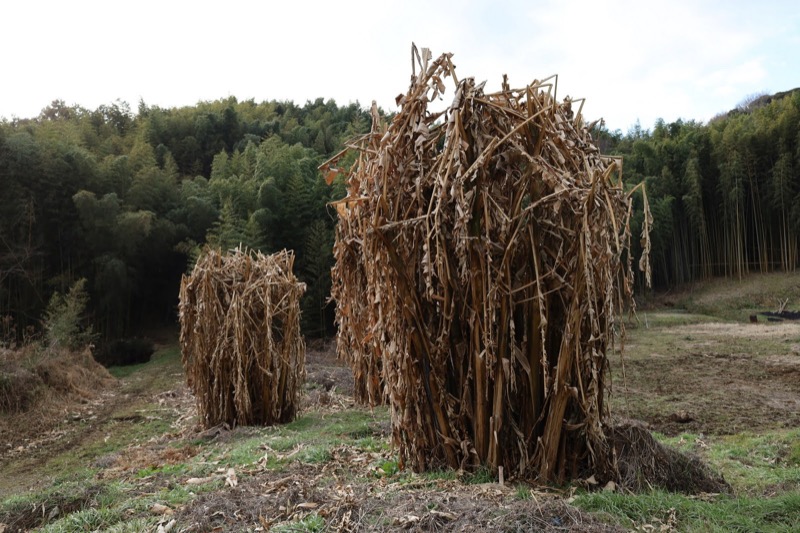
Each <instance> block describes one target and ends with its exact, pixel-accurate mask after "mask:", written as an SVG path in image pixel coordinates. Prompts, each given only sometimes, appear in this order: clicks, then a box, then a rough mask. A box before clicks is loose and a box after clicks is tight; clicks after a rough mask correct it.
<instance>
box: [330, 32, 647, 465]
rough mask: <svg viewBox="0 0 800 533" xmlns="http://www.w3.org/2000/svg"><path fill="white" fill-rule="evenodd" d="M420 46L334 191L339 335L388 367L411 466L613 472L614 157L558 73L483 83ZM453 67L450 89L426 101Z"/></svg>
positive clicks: (620, 241) (620, 246)
mask: <svg viewBox="0 0 800 533" xmlns="http://www.w3.org/2000/svg"><path fill="white" fill-rule="evenodd" d="M413 54H414V56H413V57H412V62H414V60H416V61H415V71H414V74H413V75H412V82H411V86H410V89H409V91H408V93H407V94H406V95H404V96H402V97H400V98H399V100H398V104H399V105H400V106H401V108H400V111H399V113H398V114H397V115H396V116H395V118H394V119H393V121H392V122H391V124H390V125H389V126H388V128H387V129H386V130H385V131H382V130H381V128H380V127H379V125H378V120H377V116H376V113H374V116H375V117H376V118H375V120H374V121H373V131H372V133H371V134H370V135H368V136H367V137H365V138H364V139H362V141H361V143H360V144H359V145H358V148H359V149H360V151H361V156H360V158H359V160H358V162H357V163H356V165H355V166H354V167H353V169H352V171H351V173H350V176H349V181H348V187H349V191H348V196H347V198H345V200H343V201H342V202H341V203H340V204H339V205H338V207H339V212H340V222H341V223H342V226H340V230H339V233H338V235H337V244H336V248H335V256H336V260H337V266H336V268H335V269H334V276H335V279H334V296H335V297H336V298H337V299H338V303H337V306H338V307H337V309H338V311H339V324H340V328H341V331H340V337H339V341H340V343H344V344H345V345H346V349H347V351H349V352H350V358H351V361H353V362H354V363H355V366H356V367H358V366H359V365H360V366H361V367H365V366H367V365H372V366H373V367H374V366H376V365H378V364H380V365H382V378H383V379H384V380H385V384H386V390H387V392H388V395H389V400H390V404H391V408H392V421H393V438H394V441H395V442H396V443H397V444H398V445H399V450H400V454H401V457H402V458H403V460H405V461H406V462H407V463H408V464H409V465H410V466H411V467H412V468H414V469H415V470H424V469H427V468H431V467H439V466H444V465H446V466H450V467H453V468H460V467H462V468H463V467H474V466H476V465H479V464H483V465H488V466H489V467H491V468H498V467H503V468H504V471H505V473H506V475H513V474H516V475H521V476H524V477H527V478H538V479H540V480H561V479H564V478H566V477H569V476H573V475H577V474H581V473H586V472H588V471H591V472H593V473H595V474H596V475H597V476H598V477H607V478H611V477H613V476H614V475H615V468H614V462H613V457H612V455H613V454H612V452H611V449H610V447H609V445H608V442H607V439H606V436H605V434H604V425H603V421H604V419H605V417H606V414H607V413H606V411H607V409H606V406H605V404H604V390H605V388H606V370H607V358H606V351H607V349H609V347H610V345H611V343H612V342H613V338H614V335H615V332H617V331H619V330H620V329H621V328H622V324H621V323H620V322H618V321H617V314H618V313H619V312H620V311H621V310H622V308H623V306H624V305H626V304H627V303H628V302H629V301H630V297H631V290H632V272H631V269H630V267H629V265H630V256H629V241H630V231H629V224H628V222H629V218H630V210H631V199H630V197H629V196H628V195H626V194H625V192H624V191H623V188H622V185H621V179H620V177H619V175H617V174H618V173H617V171H618V170H620V167H619V164H618V162H616V161H615V160H612V159H608V158H605V157H602V156H601V155H600V153H599V151H598V148H597V146H596V145H595V143H594V142H593V141H592V139H591V136H590V133H589V129H590V127H589V126H586V125H585V124H584V123H583V121H582V118H581V115H580V112H578V113H575V112H574V110H573V109H572V106H573V104H574V102H573V101H570V100H569V99H566V100H564V101H563V102H561V103H558V102H557V101H556V100H555V96H554V93H555V90H554V82H555V80H554V78H551V80H552V81H551V82H550V83H545V82H534V83H533V84H531V85H529V86H527V87H524V88H522V89H511V88H510V87H509V86H508V84H507V82H506V80H504V82H503V87H502V90H501V91H500V92H498V93H493V94H486V93H485V92H484V90H483V85H482V84H481V85H477V84H476V83H475V82H474V80H473V79H471V78H467V79H464V80H458V79H457V78H456V75H455V69H454V66H453V64H452V62H451V55H449V54H445V55H442V56H441V57H439V58H438V59H437V60H435V61H431V56H430V53H429V52H428V51H427V50H425V49H423V51H422V56H420V55H419V54H418V53H417V50H416V48H414V49H413ZM417 69H419V70H418V71H417ZM447 78H451V79H452V80H453V81H454V82H455V94H454V96H453V99H452V104H451V105H450V106H449V107H447V108H446V109H444V110H442V111H439V112H432V111H431V110H429V108H428V105H429V103H430V102H431V101H433V100H435V99H436V98H437V97H438V96H439V95H441V94H442V93H443V92H444V90H445V84H444V82H445V80H446V79H447ZM329 165H330V166H332V165H335V161H331V162H330V163H329ZM645 237H646V235H645ZM359 269H361V270H359ZM348 309H349V311H347V312H344V313H343V311H346V310H348ZM348 313H349V314H348ZM376 359H378V360H379V361H377V362H376V361H375V360H376Z"/></svg>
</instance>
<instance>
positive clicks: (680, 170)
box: [598, 90, 800, 287]
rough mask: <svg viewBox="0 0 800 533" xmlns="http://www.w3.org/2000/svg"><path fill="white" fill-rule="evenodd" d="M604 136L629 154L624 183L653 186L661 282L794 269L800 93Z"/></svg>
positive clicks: (799, 226) (612, 147)
mask: <svg viewBox="0 0 800 533" xmlns="http://www.w3.org/2000/svg"><path fill="white" fill-rule="evenodd" d="M598 137H599V138H600V139H601V141H602V142H601V146H602V148H603V150H604V152H605V153H609V154H616V155H621V156H622V157H623V159H624V171H623V172H624V179H625V182H626V183H627V184H629V185H633V184H636V183H639V182H641V181H643V180H644V181H645V182H646V184H647V194H648V196H649V200H650V206H651V209H652V213H653V217H654V219H655V222H654V225H653V232H652V241H653V242H652V245H653V248H652V263H653V275H654V284H655V285H656V286H657V287H666V286H672V285H675V284H680V283H684V282H688V281H692V280H697V279H704V278H709V277H711V276H731V277H740V276H742V275H744V274H746V273H749V272H769V271H775V270H782V271H790V270H794V269H796V268H797V266H798V242H799V241H798V236H799V235H800V90H795V91H792V92H788V93H782V94H779V95H775V96H774V97H762V98H758V99H752V100H751V101H749V102H748V103H745V104H742V105H741V106H740V107H739V108H738V109H736V110H733V111H731V112H730V113H727V114H726V115H721V116H718V117H716V118H715V119H713V120H711V121H710V122H709V123H708V124H701V123H697V122H683V121H677V122H674V123H671V124H666V123H664V122H663V121H659V122H657V123H656V124H655V126H654V128H653V130H652V131H644V130H641V129H640V128H636V129H634V130H632V131H630V132H629V133H628V134H627V135H621V134H619V133H616V134H609V133H608V132H606V131H599V132H598Z"/></svg>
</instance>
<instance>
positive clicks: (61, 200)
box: [0, 91, 800, 341]
mask: <svg viewBox="0 0 800 533" xmlns="http://www.w3.org/2000/svg"><path fill="white" fill-rule="evenodd" d="M369 124H370V120H369V114H368V112H367V111H366V110H365V109H361V108H360V107H359V106H358V105H356V104H351V105H348V106H337V105H336V104H335V103H334V102H332V101H328V102H325V101H323V100H322V99H318V100H317V101H315V102H308V103H306V104H305V105H304V106H302V107H301V106H298V105H295V104H293V103H291V102H276V101H271V102H263V103H255V102H253V101H245V102H238V101H237V100H236V99H235V98H230V99H226V100H219V101H215V102H207V103H200V104H198V105H196V106H193V107H184V108H177V109H161V108H158V107H152V106H147V105H145V104H144V103H140V104H139V106H138V109H137V110H131V109H130V108H129V106H128V105H127V104H125V103H123V102H117V103H115V104H111V105H108V106H102V107H100V108H98V109H96V110H94V111H91V110H87V109H83V108H80V107H69V106H66V105H64V103H63V102H59V101H56V102H53V103H52V104H51V105H50V106H48V107H47V108H45V109H44V110H43V111H42V113H41V114H40V116H39V117H37V118H35V119H28V120H18V119H15V120H13V121H7V120H6V121H3V122H0V188H1V189H2V194H0V317H5V318H3V320H2V322H0V324H2V328H3V329H2V331H0V333H2V337H0V341H2V340H3V339H5V340H8V339H10V338H11V337H14V336H17V337H20V336H22V335H23V334H24V332H25V330H26V328H34V329H35V328H38V327H39V321H40V318H41V316H42V313H43V311H44V309H45V307H46V305H47V302H48V301H49V299H50V297H51V295H52V294H53V293H54V292H55V291H59V292H61V293H65V292H66V291H67V289H68V288H69V286H70V285H71V284H72V283H73V282H74V281H76V280H78V279H80V278H86V279H87V281H88V284H87V287H88V289H89V292H90V297H91V316H90V317H89V320H90V321H91V322H92V324H93V325H94V327H95V328H96V329H97V330H98V331H99V332H101V333H102V335H103V336H104V337H105V338H106V339H111V338H117V337H121V336H129V335H133V334H136V333H138V332H139V331H141V329H142V328H144V327H148V326H154V325H160V324H164V323H167V322H171V321H174V319H175V313H176V304H177V293H178V286H179V280H180V275H181V274H182V273H183V272H185V271H186V270H187V268H188V267H189V266H190V265H191V263H192V261H193V260H194V258H195V257H196V254H197V253H198V251H199V249H200V247H201V246H202V245H203V244H205V243H210V244H213V245H216V246H220V247H222V248H230V247H234V246H236V245H238V244H239V243H242V244H244V245H246V246H250V247H253V248H259V249H261V250H263V251H267V252H270V251H275V250H278V249H281V248H284V247H285V248H291V249H294V250H295V253H296V254H297V262H296V268H297V275H298V276H299V277H300V278H301V279H302V280H304V281H305V282H307V283H308V285H309V289H308V292H307V293H306V297H305V300H304V303H303V319H304V329H305V331H306V333H307V334H309V335H324V334H330V333H331V332H332V324H333V321H332V307H331V306H326V300H327V298H328V295H329V291H330V276H329V271H330V266H331V261H332V259H331V246H332V241H333V227H334V224H335V216H333V214H332V211H330V210H329V209H328V208H327V207H326V204H327V203H328V202H329V201H330V200H332V199H334V198H337V197H338V196H340V195H341V194H342V193H343V189H342V187H341V184H337V183H334V185H333V186H332V187H331V186H328V185H326V184H325V182H324V180H322V179H321V177H320V175H319V173H318V171H317V166H318V165H319V164H320V163H321V162H322V161H324V160H325V159H326V158H327V157H328V156H330V155H331V154H333V153H335V152H336V151H338V150H339V149H340V148H341V147H342V145H343V143H344V141H345V140H347V139H348V138H350V137H352V136H354V135H356V134H358V133H363V132H364V131H366V129H367V128H368V127H369ZM596 136H597V138H598V139H599V141H600V143H601V147H602V149H603V151H604V152H605V153H607V154H615V155H621V156H623V158H624V176H623V178H624V180H625V182H626V183H627V184H628V185H630V186H633V185H634V184H636V183H639V182H640V181H642V180H644V181H645V182H646V184H647V193H648V196H649V200H650V204H651V208H652V211H653V216H654V218H655V225H654V228H653V234H652V237H653V250H652V254H653V256H652V257H653V266H654V281H655V284H656V286H660V287H666V286H671V285H674V284H679V283H683V282H687V281H691V280H696V279H702V278H707V277H710V276H741V275H742V274H745V273H747V272H754V271H755V272H765V271H772V270H793V269H795V268H796V267H797V265H798V235H800V91H794V92H790V93H786V94H782V95H776V96H775V97H773V98H762V99H759V100H755V101H752V102H750V103H749V104H747V105H743V106H742V107H741V108H740V109H737V110H735V111H732V112H731V113H728V114H727V115H724V116H720V117H717V118H716V119H714V120H712V121H710V123H709V124H701V123H696V122H682V121H678V122H675V123H672V124H666V123H664V122H663V121H659V122H657V123H656V124H655V125H654V127H653V129H652V130H643V129H641V128H636V129H634V130H632V131H630V132H628V133H627V134H622V133H620V132H608V131H606V130H603V129H598V130H597V131H596Z"/></svg>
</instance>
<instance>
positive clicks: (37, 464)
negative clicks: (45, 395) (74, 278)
mask: <svg viewBox="0 0 800 533" xmlns="http://www.w3.org/2000/svg"><path fill="white" fill-rule="evenodd" d="M798 282H800V278H798V277H797V276H785V277H780V276H768V277H764V278H759V277H753V278H749V279H748V280H746V281H745V282H744V283H738V282H737V283H731V282H729V283H727V284H725V283H722V282H715V283H714V284H713V285H712V286H711V287H710V288H699V287H697V288H695V289H694V290H693V291H685V292H683V293H672V294H669V295H666V296H662V297H661V299H660V300H659V299H655V300H653V301H652V302H651V303H650V305H649V306H648V309H647V311H646V312H644V311H643V312H641V313H640V315H639V321H632V322H630V323H629V324H628V327H627V330H628V337H627V342H626V347H625V348H626V349H625V352H624V355H620V354H619V353H615V354H613V355H612V356H611V364H612V371H613V378H614V389H613V394H612V396H611V405H612V413H613V414H614V416H616V417H619V418H630V419H636V420H640V421H642V423H644V424H646V425H647V426H648V427H649V428H650V429H651V430H652V431H653V432H654V433H655V435H656V436H657V438H658V439H659V440H660V441H661V442H663V443H665V444H668V445H670V446H673V447H675V448H678V449H680V450H683V451H686V452H690V453H692V454H695V455H697V456H699V457H700V458H702V459H703V460H704V461H705V462H706V463H707V464H709V465H710V466H711V467H712V468H713V469H714V470H716V471H718V472H720V473H721V474H722V475H723V476H724V477H725V479H726V480H727V481H728V482H729V483H730V484H731V487H732V493H731V494H700V495H692V496H687V495H680V494H669V493H664V492H661V491H657V490H654V491H650V492H647V493H644V494H637V495H633V494H624V493H619V492H608V491H602V490H599V491H598V490H594V491H587V490H586V489H585V488H584V487H583V486H582V485H581V484H576V485H575V486H571V487H548V488H542V487H530V486H528V485H526V484H522V483H515V482H513V480H512V481H511V482H509V483H506V484H504V485H502V486H501V485H499V484H498V483H497V482H496V481H497V480H496V479H495V478H494V477H493V476H492V474H491V473H490V472H488V471H479V472H476V473H473V474H468V475H467V474H463V473H459V472H454V471H443V472H429V473H426V474H421V475H418V474H414V473H411V472H407V471H401V470H399V468H398V462H397V457H396V455H395V453H394V451H393V450H392V448H391V446H390V444H389V442H390V432H391V427H390V422H389V413H388V412H387V410H386V409H375V410H367V409H363V408H360V407H357V406H356V405H354V404H353V402H352V398H351V392H352V389H351V386H352V384H351V382H348V380H349V379H350V378H349V373H348V371H347V370H346V369H344V368H343V367H342V366H341V364H339V363H338V362H337V361H335V360H334V359H333V357H332V351H331V347H330V346H325V347H318V349H317V350H311V351H310V352H309V357H308V363H307V367H308V372H309V379H308V383H307V384H306V388H305V391H304V399H303V406H302V409H301V412H300V415H299V417H298V418H297V419H296V420H295V421H294V422H292V423H290V424H287V425H284V426H280V427H265V428H236V429H234V430H230V429H228V428H224V427H221V428H214V429H212V430H204V429H203V428H200V427H198V426H197V424H196V418H195V415H194V404H193V399H192V398H191V396H190V395H189V393H188V391H187V390H186V388H185V386H184V384H183V373H182V369H181V365H180V357H179V353H178V350H177V348H176V347H175V346H174V345H171V346H167V347H164V348H162V349H160V350H159V351H158V352H157V353H156V355H155V356H154V358H153V360H152V361H151V362H150V363H146V364H144V365H138V366H135V367H126V368H118V369H112V374H113V375H114V376H115V377H116V378H118V380H119V382H118V384H117V385H115V386H114V387H113V388H112V389H110V390H109V391H107V392H106V393H104V394H100V395H98V397H97V398H95V399H93V400H92V401H88V402H85V403H79V404H76V405H65V406H64V409H63V410H64V412H63V413H62V415H61V416H60V417H58V419H54V420H53V421H52V424H51V426H50V427H49V428H48V429H47V431H46V432H45V435H50V436H51V438H45V437H43V436H42V435H41V434H39V433H41V432H39V433H37V434H36V435H33V434H27V433H26V432H25V431H24V428H20V432H19V436H18V438H17V440H15V441H14V443H13V445H12V446H9V447H7V449H4V450H3V451H2V452H0V453H2V455H0V472H2V475H0V531H4V532H9V531H24V530H28V529H36V530H39V531H48V532H62V531H63V532H66V531H70V532H71V531H119V532H122V531H130V532H133V531H137V532H138V531H161V530H163V531H167V530H171V531H267V530H270V531H348V530H350V531H395V530H397V531H399V530H404V531H407V530H417V531H449V530H457V531H487V530H496V531H565V530H566V531H569V530H572V531H621V530H622V531H624V530H638V531H796V530H797V521H798V518H797V517H798V516H800V325H797V324H791V323H781V324H772V323H770V324H767V323H764V322H759V323H758V324H750V323H749V320H748V319H747V318H748V317H749V315H750V314H752V312H753V311H758V310H770V309H773V308H774V307H775V305H773V304H769V303H770V302H772V301H773V300H776V299H777V298H778V296H779V295H783V294H794V293H793V292H791V291H793V290H795V288H797V287H798ZM781 297H785V296H781ZM797 300H798V301H799V302H800V296H799V297H798V298H797ZM766 304H769V305H766ZM762 307H764V308H763V309H760V308H762ZM789 308H793V306H792V305H791V301H790V305H789ZM4 527H5V529H3V528H4Z"/></svg>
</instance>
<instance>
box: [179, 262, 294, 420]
mask: <svg viewBox="0 0 800 533" xmlns="http://www.w3.org/2000/svg"><path fill="white" fill-rule="evenodd" d="M293 263H294V255H293V254H292V252H287V251H285V250H284V251H282V252H278V253H276V254H273V255H263V254H261V253H256V252H246V251H242V250H240V249H237V250H234V251H233V252H231V253H230V254H228V255H223V254H222V253H220V252H219V251H216V250H207V251H206V252H205V253H204V254H203V255H202V257H201V258H200V260H199V261H198V262H197V264H196V265H195V267H194V270H193V271H192V273H191V275H189V276H184V277H183V279H182V281H181V292H180V323H181V338H180V341H181V351H182V357H183V364H184V368H185V369H186V376H187V380H188V382H189V385H190V387H191V389H192V391H193V392H194V394H195V396H196V398H197V405H198V410H199V412H200V416H201V419H202V421H203V423H204V424H205V425H206V426H207V427H212V426H215V425H218V424H221V423H227V424H229V425H234V424H239V425H254V424H273V423H282V422H289V421H291V420H293V419H294V417H295V414H296V412H297V406H298V402H299V394H300V387H301V386H302V383H303V381H304V380H305V344H304V342H303V338H302V336H301V334H300V297H301V296H302V294H303V292H304V291H305V284H304V283H300V282H298V281H297V279H296V278H295V276H294V274H293V273H292V266H293Z"/></svg>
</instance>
